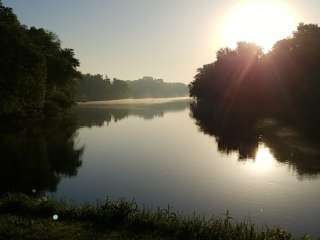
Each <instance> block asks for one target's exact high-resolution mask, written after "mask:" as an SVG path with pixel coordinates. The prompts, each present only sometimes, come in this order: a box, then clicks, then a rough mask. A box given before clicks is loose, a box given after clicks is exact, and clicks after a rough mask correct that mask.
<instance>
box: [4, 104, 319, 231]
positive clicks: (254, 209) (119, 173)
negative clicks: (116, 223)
mask: <svg viewBox="0 0 320 240" xmlns="http://www.w3.org/2000/svg"><path fill="white" fill-rule="evenodd" d="M189 105H190V104H189V102H188V101H185V100H184V101H172V102H168V103H163V102H162V103H159V104H155V103H153V104H150V105H149V104H131V105H124V104H120V105H119V104H118V105H107V106H104V107H103V106H99V107H94V106H87V107H77V109H76V115H77V118H76V121H75V123H74V124H73V125H71V126H70V124H67V123H61V124H60V125H59V126H56V127H55V128H53V129H51V128H49V127H46V128H45V129H46V130H37V129H33V130H24V131H22V132H21V131H20V132H19V135H18V137H17V136H12V135H11V134H9V133H8V132H5V134H4V135H3V136H2V138H1V139H2V140H1V141H2V142H1V143H2V146H3V147H4V149H3V152H4V156H5V158H7V159H9V158H10V159H11V160H10V161H8V160H7V159H6V160H4V161H3V162H4V167H3V168H2V171H1V175H2V177H1V182H2V183H1V188H2V192H4V191H24V192H28V191H30V192H31V191H32V189H37V191H38V192H42V193H44V192H48V193H49V194H50V195H53V196H54V197H56V198H59V199H60V198H64V199H69V200H70V199H71V200H72V201H74V202H78V203H81V202H95V201H96V200H97V199H103V198H105V197H106V196H109V197H111V198H113V199H118V198H126V199H129V200H131V199H135V200H136V201H137V202H138V203H139V204H141V205H144V206H147V207H158V206H160V207H167V206H168V204H169V205H170V206H171V207H172V208H174V209H176V210H178V211H181V212H183V213H185V214H192V213H193V212H194V211H196V212H197V213H200V214H203V215H206V216H211V215H215V216H222V215H223V214H224V213H225V212H226V210H229V211H230V212H231V214H232V216H234V217H235V218H236V219H237V220H241V219H246V220H251V221H252V222H255V223H258V224H260V225H261V226H263V225H264V224H267V225H269V226H273V225H277V226H282V227H284V228H286V229H288V230H290V231H292V232H294V233H296V234H303V233H306V232H307V233H311V234H313V235H315V236H320V226H319V221H318V220H319V219H320V206H319V199H320V188H319V186H320V177H319V173H320V161H317V160H320V158H318V156H320V154H319V152H318V149H319V148H317V145H316V144H313V143H312V142H310V141H308V140H306V139H305V138H304V137H303V136H301V134H300V133H299V132H296V131H294V130H293V129H291V128H289V127H287V126H282V125H280V124H278V123H277V122H276V121H274V120H270V119H269V120H264V121H262V123H261V125H260V130H261V129H264V131H265V134H261V133H259V134H258V135H257V137H256V136H254V137H251V136H252V135H254V134H253V133H252V134H251V132H250V131H246V134H248V136H246V135H243V134H239V135H241V137H243V138H245V140H243V139H242V138H240V139H237V137H239V135H236V136H235V137H234V136H233V135H232V134H220V135H219V132H218V133H217V134H212V132H214V131H210V129H209V128H208V126H205V123H202V122H201V121H199V119H197V118H194V117H192V115H195V114H191V110H190V107H189ZM209 123H210V122H209ZM67 126H69V127H67ZM208 129H209V130H208ZM238 130H239V131H240V133H241V131H242V130H243V129H240V128H238ZM30 131H31V132H30ZM232 131H237V127H235V130H233V129H232ZM261 132H263V131H262V130H261ZM30 135H32V137H30ZM17 139H18V140H17ZM229 139H231V140H230V141H229ZM238 140H239V141H238ZM237 141H238V142H237Z"/></svg>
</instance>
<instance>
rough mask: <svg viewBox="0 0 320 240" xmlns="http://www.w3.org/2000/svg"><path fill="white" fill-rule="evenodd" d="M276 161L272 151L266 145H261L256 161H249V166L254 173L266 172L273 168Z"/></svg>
mask: <svg viewBox="0 0 320 240" xmlns="http://www.w3.org/2000/svg"><path fill="white" fill-rule="evenodd" d="M275 161H276V160H275V158H274V156H273V154H272V152H271V151H270V149H269V148H268V147H267V146H266V145H265V144H260V145H259V147H258V149H257V152H256V156H255V159H253V161H249V162H248V166H249V168H250V169H252V170H254V172H266V171H270V170H271V169H272V168H273V166H274V163H275Z"/></svg>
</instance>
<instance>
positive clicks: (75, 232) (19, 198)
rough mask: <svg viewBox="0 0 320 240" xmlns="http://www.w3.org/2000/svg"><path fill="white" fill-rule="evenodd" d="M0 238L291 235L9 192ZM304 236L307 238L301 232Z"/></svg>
mask: <svg viewBox="0 0 320 240" xmlns="http://www.w3.org/2000/svg"><path fill="white" fill-rule="evenodd" d="M0 239H36V240H37V239H81V240H82V239H183V240H187V239H221V240H224V239H228V240H235V239H241V240H247V239H250V240H258V239H259V240H271V239H272V240H278V239H279V240H292V239H294V238H293V237H292V235H291V234H290V233H287V232H285V231H283V230H281V229H277V228H272V229H265V230H263V231H257V228H256V227H255V226H254V225H252V224H249V223H246V222H242V223H235V222H233V220H232V218H231V217H230V216H229V215H228V214H227V215H226V217H225V218H224V219H211V220H205V219H204V218H202V217H198V216H193V217H189V218H186V217H182V216H179V215H178V214H176V213H175V212H173V211H171V210H170V209H158V210H157V211H149V210H145V209H140V208H138V206H137V205H136V204H135V203H134V202H127V201H109V200H107V201H105V202H100V203H98V204H97V205H96V206H93V205H83V206H79V207H73V206H71V205H69V204H67V203H64V202H58V201H55V200H52V199H47V198H46V197H42V198H33V197H28V196H26V195H8V196H5V197H2V198H1V199H0ZM304 239H310V238H308V237H305V238H304Z"/></svg>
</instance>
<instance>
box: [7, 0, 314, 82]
mask: <svg viewBox="0 0 320 240" xmlns="http://www.w3.org/2000/svg"><path fill="white" fill-rule="evenodd" d="M279 1H280V0H279ZM239 2H240V1H239V0H237V1H236V0H54V1H53V0H3V3H4V4H5V5H6V6H10V7H12V8H13V9H14V12H15V13H16V14H17V15H18V17H19V19H20V21H21V22H22V23H23V24H26V25H28V26H31V25H32V26H37V27H44V28H46V29H49V30H51V31H53V32H55V33H56V34H58V35H59V37H60V39H61V40H62V43H63V47H68V48H73V49H75V52H76V56H77V57H78V58H79V59H80V62H81V67H80V70H81V71H82V72H85V73H86V72H89V73H102V74H108V75H109V76H110V77H117V78H120V79H126V80H130V79H137V78H139V77H141V76H154V77H159V78H163V79H165V80H166V81H180V82H186V83H188V82H190V81H191V80H192V78H193V76H194V75H195V73H196V69H197V68H198V67H201V66H202V65H203V64H206V63H209V62H211V61H213V60H214V58H215V51H216V50H217V49H218V48H220V47H224V45H225V43H224V40H223V38H222V32H223V29H224V27H225V22H226V18H227V16H228V14H229V13H230V11H231V9H232V7H233V6H234V5H235V4H239ZM257 2H259V1H258V0H257ZM286 2H287V3H289V5H290V7H291V8H292V9H293V10H294V11H295V12H296V13H297V16H298V19H296V20H297V22H306V23H309V22H312V23H320V15H319V9H320V1H319V0H288V1H286Z"/></svg>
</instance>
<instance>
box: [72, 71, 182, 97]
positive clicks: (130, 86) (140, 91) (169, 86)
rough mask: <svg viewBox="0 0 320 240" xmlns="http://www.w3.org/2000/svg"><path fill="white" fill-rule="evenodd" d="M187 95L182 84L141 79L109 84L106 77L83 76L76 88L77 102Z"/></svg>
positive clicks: (117, 80)
mask: <svg viewBox="0 0 320 240" xmlns="http://www.w3.org/2000/svg"><path fill="white" fill-rule="evenodd" d="M187 94H188V87H187V85H185V84H183V83H166V82H164V81H163V80H162V79H154V78H152V77H143V78H142V79H138V80H134V81H124V80H119V79H116V78H114V79H113V81H112V82H111V81H110V79H109V78H108V77H107V76H106V77H105V78H103V76H102V75H100V74H97V75H91V74H84V75H82V77H81V79H80V80H79V84H78V87H77V99H78V100H79V101H90V100H91V101H92V100H110V99H123V98H148V97H149V98H152V97H153V98H157V97H181V96H186V95H187Z"/></svg>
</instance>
